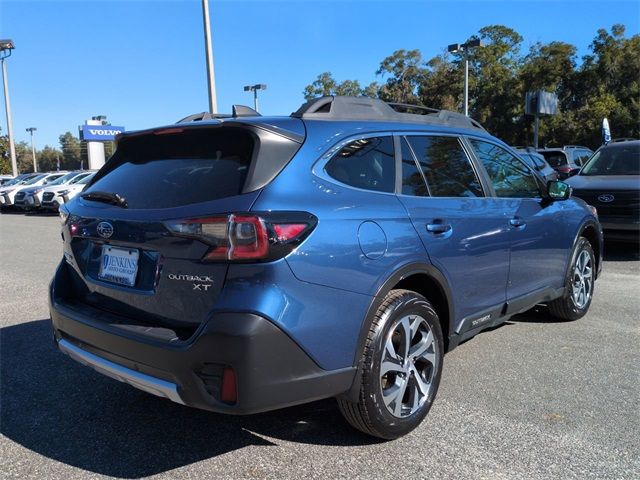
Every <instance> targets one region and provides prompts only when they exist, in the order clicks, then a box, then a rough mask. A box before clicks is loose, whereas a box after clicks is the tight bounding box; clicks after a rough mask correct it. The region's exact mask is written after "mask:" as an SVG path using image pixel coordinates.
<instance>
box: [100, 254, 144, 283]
mask: <svg viewBox="0 0 640 480" xmlns="http://www.w3.org/2000/svg"><path fill="white" fill-rule="evenodd" d="M139 260H140V252H139V251H138V249H137V248H122V247H114V246H113V245H109V244H105V245H103V246H102V250H101V252H100V270H99V271H98V279H100V280H102V281H103V282H109V283H113V284H116V285H124V286H126V287H134V286H135V284H136V278H137V277H138V268H139V266H140V265H139Z"/></svg>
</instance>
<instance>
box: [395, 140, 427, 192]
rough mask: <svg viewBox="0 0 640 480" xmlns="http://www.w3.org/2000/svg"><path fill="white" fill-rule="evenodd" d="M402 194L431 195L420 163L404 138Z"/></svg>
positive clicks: (402, 149)
mask: <svg viewBox="0 0 640 480" xmlns="http://www.w3.org/2000/svg"><path fill="white" fill-rule="evenodd" d="M401 151H402V194H403V195H413V196H416V197H426V196H428V195H429V191H428V190H427V184H426V183H424V178H422V174H421V173H420V170H418V165H417V164H416V161H415V160H414V159H413V155H412V154H411V151H410V150H409V145H408V144H407V139H406V138H403V139H402V148H401Z"/></svg>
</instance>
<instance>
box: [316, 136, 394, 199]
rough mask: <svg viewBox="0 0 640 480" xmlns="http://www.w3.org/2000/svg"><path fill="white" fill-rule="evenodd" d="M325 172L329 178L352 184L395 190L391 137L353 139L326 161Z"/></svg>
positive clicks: (353, 185)
mask: <svg viewBox="0 0 640 480" xmlns="http://www.w3.org/2000/svg"><path fill="white" fill-rule="evenodd" d="M325 171H326V172H327V174H328V175H329V176H330V177H332V178H334V179H336V180H338V181H339V182H342V183H345V184H347V185H351V186H352V187H356V188H362V189H364V190H373V191H376V192H389V193H392V192H393V191H394V190H395V157H394V151H393V138H392V137H389V136H387V137H371V138H361V139H359V140H354V141H353V142H350V143H348V144H347V145H345V146H344V147H342V148H341V149H340V151H339V152H338V153H336V154H335V155H334V156H333V157H332V158H331V160H329V162H328V163H327V165H326V166H325Z"/></svg>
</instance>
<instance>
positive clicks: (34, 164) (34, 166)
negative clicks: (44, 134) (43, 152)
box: [27, 127, 38, 172]
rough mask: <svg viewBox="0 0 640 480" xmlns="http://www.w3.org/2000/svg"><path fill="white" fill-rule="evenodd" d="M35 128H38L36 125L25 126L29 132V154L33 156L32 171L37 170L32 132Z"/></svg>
mask: <svg viewBox="0 0 640 480" xmlns="http://www.w3.org/2000/svg"><path fill="white" fill-rule="evenodd" d="M36 130H38V129H37V128H36V127H29V128H27V132H29V133H30V134H31V155H32V156H33V171H34V172H37V171H38V163H37V162H36V149H35V147H34V146H33V132H35V131H36Z"/></svg>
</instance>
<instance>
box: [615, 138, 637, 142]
mask: <svg viewBox="0 0 640 480" xmlns="http://www.w3.org/2000/svg"><path fill="white" fill-rule="evenodd" d="M637 141H638V139H637V138H631V137H623V138H614V139H613V140H610V141H609V143H620V142H637Z"/></svg>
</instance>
